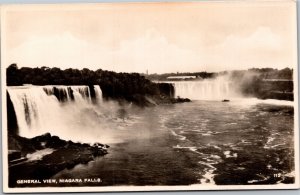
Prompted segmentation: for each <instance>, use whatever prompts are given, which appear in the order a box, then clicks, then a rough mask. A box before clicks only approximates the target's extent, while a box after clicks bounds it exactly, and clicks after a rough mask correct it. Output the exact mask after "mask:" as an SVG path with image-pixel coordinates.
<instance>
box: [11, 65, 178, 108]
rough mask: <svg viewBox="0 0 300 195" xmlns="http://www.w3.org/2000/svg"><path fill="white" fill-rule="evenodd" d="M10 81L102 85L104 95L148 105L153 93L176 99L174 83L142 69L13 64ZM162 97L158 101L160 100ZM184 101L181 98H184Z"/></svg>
mask: <svg viewBox="0 0 300 195" xmlns="http://www.w3.org/2000/svg"><path fill="white" fill-rule="evenodd" d="M6 71H7V72H6V75H7V85H8V86H19V85H23V84H33V85H89V86H91V85H100V87H101V90H102V94H103V96H104V98H112V99H119V100H124V99H125V100H127V101H130V102H134V103H136V104H138V105H141V106H144V105H145V104H148V103H149V102H148V101H147V99H146V96H149V97H153V98H154V99H155V100H156V103H159V102H163V103H167V102H169V103H174V102H176V99H174V98H173V96H174V87H173V86H172V85H171V84H161V83H153V82H151V81H150V80H149V79H146V78H145V77H144V76H142V75H140V74H138V73H116V72H112V71H105V70H101V69H98V70H96V71H92V70H89V69H87V68H84V69H82V70H78V69H72V68H69V69H65V70H61V69H59V68H48V67H41V68H28V67H22V68H18V66H17V65H16V64H12V65H10V66H9V67H8V68H7V70H6ZM157 101H158V102H157ZM180 102H181V101H180Z"/></svg>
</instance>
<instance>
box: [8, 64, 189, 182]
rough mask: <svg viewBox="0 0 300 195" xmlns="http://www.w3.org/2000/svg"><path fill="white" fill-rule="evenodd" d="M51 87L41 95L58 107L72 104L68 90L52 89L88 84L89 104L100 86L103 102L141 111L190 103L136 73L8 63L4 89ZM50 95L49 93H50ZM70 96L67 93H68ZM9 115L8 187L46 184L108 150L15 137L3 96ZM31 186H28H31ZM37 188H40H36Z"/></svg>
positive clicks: (42, 137) (12, 114)
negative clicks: (132, 106) (130, 104)
mask: <svg viewBox="0 0 300 195" xmlns="http://www.w3.org/2000/svg"><path fill="white" fill-rule="evenodd" d="M24 84H32V85H53V90H50V91H47V90H45V93H47V94H48V95H54V96H55V97H56V98H57V100H58V101H59V102H64V101H66V100H67V97H70V98H71V99H72V100H74V95H73V91H72V89H71V87H68V90H67V92H66V91H64V90H60V89H59V88H58V87H55V85H67V86H70V85H88V87H89V88H88V90H89V92H88V91H86V93H90V96H91V99H92V101H93V100H95V96H96V93H95V88H94V86H95V85H99V86H100V88H101V91H102V95H103V98H104V99H105V100H110V99H112V100H116V101H118V102H119V103H120V104H123V103H133V104H135V105H137V106H140V107H145V106H155V105H158V104H173V103H181V102H189V101H190V100H189V99H186V98H180V97H177V98H174V92H175V90H174V86H173V85H172V84H168V83H153V82H151V81H150V80H148V79H145V77H144V76H141V75H139V74H137V73H132V74H129V73H115V72H111V71H102V70H101V69H99V70H97V71H91V70H88V69H83V70H77V69H66V70H60V69H59V68H47V67H41V68H33V69H32V68H21V69H19V68H18V67H17V65H16V64H12V65H11V66H9V67H8V68H7V86H21V85H24ZM49 93H52V94H49ZM67 93H68V94H67ZM6 95H7V114H8V124H7V125H8V130H9V132H8V134H9V137H8V143H9V144H8V150H9V156H8V160H9V186H10V187H15V186H16V185H18V186H19V187H22V186H23V187H26V185H28V184H26V183H25V184H22V183H21V184H20V183H17V181H18V180H25V181H26V180H37V181H41V180H42V179H47V178H50V177H51V176H53V175H54V174H56V173H57V172H59V171H61V170H63V169H65V168H73V167H74V166H75V165H77V164H85V163H88V162H89V161H91V160H93V159H94V158H95V157H98V156H103V155H105V154H107V148H108V146H107V145H104V144H100V143H95V144H94V145H92V146H90V145H89V144H84V143H73V142H72V141H65V140H61V139H60V138H59V137H57V136H51V135H50V134H45V135H40V136H37V137H34V138H32V139H27V138H24V137H20V136H19V135H18V125H17V124H18V123H17V118H16V113H15V109H14V106H13V104H12V101H11V99H10V96H9V94H8V93H7V94H6ZM32 185H34V184H31V186H32ZM36 185H40V184H36Z"/></svg>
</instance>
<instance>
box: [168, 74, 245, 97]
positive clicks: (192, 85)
mask: <svg viewBox="0 0 300 195" xmlns="http://www.w3.org/2000/svg"><path fill="white" fill-rule="evenodd" d="M173 84H174V87H175V97H177V96H179V97H184V98H189V99H192V100H222V99H231V98H234V97H237V96H239V93H238V92H237V91H236V90H235V88H234V87H233V86H234V85H233V83H232V82H230V81H228V80H226V79H223V78H217V79H204V80H201V81H176V82H173Z"/></svg>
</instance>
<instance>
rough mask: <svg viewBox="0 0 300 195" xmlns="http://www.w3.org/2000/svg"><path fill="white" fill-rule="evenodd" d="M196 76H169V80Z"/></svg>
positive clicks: (194, 77)
mask: <svg viewBox="0 0 300 195" xmlns="http://www.w3.org/2000/svg"><path fill="white" fill-rule="evenodd" d="M196 78H197V77H196V76H169V77H167V79H168V80H185V79H196Z"/></svg>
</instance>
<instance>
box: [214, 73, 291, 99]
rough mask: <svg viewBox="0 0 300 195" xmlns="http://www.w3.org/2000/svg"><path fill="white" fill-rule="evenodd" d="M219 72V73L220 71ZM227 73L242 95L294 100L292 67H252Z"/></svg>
mask: <svg viewBox="0 0 300 195" xmlns="http://www.w3.org/2000/svg"><path fill="white" fill-rule="evenodd" d="M220 74H221V73H220ZM222 74H224V75H226V74H229V75H230V78H231V79H232V81H233V82H234V83H239V85H237V86H238V87H239V88H240V89H239V90H240V91H241V92H242V93H243V94H244V95H249V96H254V97H257V98H261V99H281V100H294V94H293V91H294V82H293V69H290V68H284V69H282V70H278V69H273V68H261V69H259V68H252V69H249V70H243V71H231V72H230V73H228V72H223V73H222Z"/></svg>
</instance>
